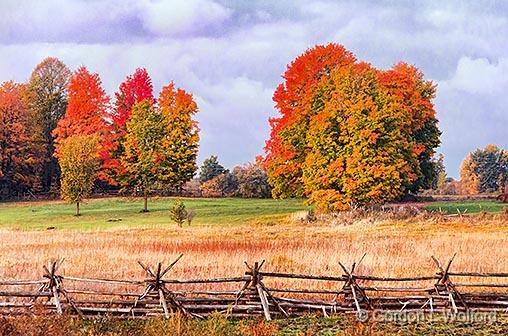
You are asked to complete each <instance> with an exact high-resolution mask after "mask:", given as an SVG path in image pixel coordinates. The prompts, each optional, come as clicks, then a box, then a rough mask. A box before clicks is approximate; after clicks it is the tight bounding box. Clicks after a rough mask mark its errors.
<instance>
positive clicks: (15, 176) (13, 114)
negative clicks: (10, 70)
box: [0, 81, 45, 197]
mask: <svg viewBox="0 0 508 336" xmlns="http://www.w3.org/2000/svg"><path fill="white" fill-rule="evenodd" d="M25 90H26V86H25V85H22V84H16V83H14V82H12V81H9V82H5V83H2V84H1V85H0V192H1V193H2V194H7V195H6V196H7V197H9V196H14V195H16V194H19V193H23V192H25V191H29V190H30V191H38V189H39V187H40V175H41V174H40V172H41V168H42V164H43V161H44V152H45V146H44V144H43V143H41V142H40V141H38V140H39V138H38V134H40V129H39V126H40V125H39V124H38V123H37V121H36V120H35V119H34V118H32V116H31V114H30V112H29V109H28V107H27V104H26V100H25V98H24V97H25ZM0 197H1V196H0Z"/></svg>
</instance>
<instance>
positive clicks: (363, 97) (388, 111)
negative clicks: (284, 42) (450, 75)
mask: <svg viewBox="0 0 508 336" xmlns="http://www.w3.org/2000/svg"><path fill="white" fill-rule="evenodd" d="M283 78H284V82H283V83H282V84H281V85H279V87H278V88H277V89H276V91H275V94H274V101H275V103H276V108H277V109H278V110H279V112H280V114H281V117H280V118H275V119H271V120H270V125H271V135H270V139H269V140H268V141H267V145H266V154H267V155H266V158H265V167H266V169H267V172H268V177H269V182H270V184H271V185H272V187H273V191H272V194H273V196H275V197H290V196H300V195H308V196H309V198H310V200H311V201H313V202H315V203H316V204H317V205H318V206H319V207H320V208H321V209H326V210H342V209H347V208H348V207H350V205H351V204H357V205H364V204H373V203H384V202H387V201H391V200H393V199H396V198H398V197H400V196H402V195H403V194H405V193H408V192H411V191H413V192H414V191H417V190H418V189H420V188H423V187H426V186H427V187H428V186H430V181H431V177H432V162H431V159H432V157H433V155H434V150H435V148H436V147H437V146H438V145H439V136H440V132H439V130H438V128H437V119H436V117H435V111H434V107H433V104H432V99H433V98H434V95H435V86H434V84H432V82H430V81H426V80H424V78H423V74H422V73H421V72H419V71H418V69H416V68H415V67H412V66H409V65H407V64H404V63H400V64H398V65H396V66H395V67H393V68H392V69H390V70H388V71H382V70H378V69H375V68H374V67H372V66H370V65H368V64H366V63H358V62H356V60H355V58H354V56H353V55H352V54H351V53H350V52H348V51H346V50H345V49H344V48H343V47H342V46H338V45H335V44H330V45H328V46H324V47H323V46H317V47H315V48H312V49H310V50H308V51H307V52H305V53H304V54H303V55H302V56H299V57H298V58H297V59H296V60H295V61H294V62H292V63H291V65H290V66H289V67H288V69H287V70H286V72H285V73H284V75H283Z"/></svg>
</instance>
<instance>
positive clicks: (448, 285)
mask: <svg viewBox="0 0 508 336" xmlns="http://www.w3.org/2000/svg"><path fill="white" fill-rule="evenodd" d="M456 255H457V253H455V254H454V255H453V256H452V257H451V258H450V260H449V261H448V264H446V267H445V268H443V267H442V266H441V263H440V262H439V260H438V259H437V258H436V257H434V256H432V260H433V261H434V263H435V264H436V266H437V268H438V270H439V272H437V275H439V276H440V278H439V279H438V280H437V281H436V283H435V284H434V287H435V289H436V292H437V294H438V295H440V294H441V291H443V290H444V291H445V292H446V294H448V300H449V302H450V303H451V305H452V309H453V312H454V313H455V314H456V313H457V312H458V308H457V304H456V302H455V298H457V299H459V301H460V303H461V304H462V306H463V307H464V308H465V309H466V311H468V310H469V307H468V305H467V304H466V302H465V300H464V298H463V297H462V294H461V293H460V292H459V291H458V290H457V287H455V285H454V284H453V282H452V281H451V280H450V275H449V272H450V267H451V265H452V262H453V259H455V256H456ZM454 296H455V298H454Z"/></svg>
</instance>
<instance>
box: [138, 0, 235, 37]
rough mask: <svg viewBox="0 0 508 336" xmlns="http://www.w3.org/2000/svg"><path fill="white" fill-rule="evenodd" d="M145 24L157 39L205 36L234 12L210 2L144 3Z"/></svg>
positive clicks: (203, 0)
mask: <svg viewBox="0 0 508 336" xmlns="http://www.w3.org/2000/svg"><path fill="white" fill-rule="evenodd" d="M141 11H142V18H143V25H144V26H145V27H146V28H147V29H148V30H149V31H150V32H152V33H154V34H156V35H157V36H181V35H184V36H185V35H188V34H193V33H204V32H206V31H207V30H209V29H213V28H217V27H220V25H221V24H223V23H224V21H226V20H227V19H228V18H229V17H230V15H231V10H230V9H228V8H225V7H223V6H221V5H219V4H217V3H215V2H213V1H210V0H172V1H167V0H159V1H148V0H147V1H145V2H144V5H143V6H142V8H141Z"/></svg>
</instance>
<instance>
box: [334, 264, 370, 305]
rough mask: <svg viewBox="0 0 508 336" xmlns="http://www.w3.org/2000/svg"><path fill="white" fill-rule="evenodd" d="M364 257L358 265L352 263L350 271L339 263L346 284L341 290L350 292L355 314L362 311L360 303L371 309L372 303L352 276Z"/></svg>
mask: <svg viewBox="0 0 508 336" xmlns="http://www.w3.org/2000/svg"><path fill="white" fill-rule="evenodd" d="M365 255H366V254H364V255H363V256H362V257H361V258H360V260H359V261H358V263H356V262H353V264H352V265H351V271H349V269H348V268H347V267H346V266H345V265H344V264H343V263H341V262H339V265H340V267H341V268H342V270H343V271H344V273H345V274H344V278H346V282H345V283H344V286H343V287H342V290H344V291H345V290H346V289H348V290H349V291H350V292H351V294H352V297H353V301H354V304H355V308H356V311H357V313H360V312H361V310H362V309H361V306H360V303H361V302H365V303H366V304H367V308H369V309H372V303H371V302H370V299H369V297H368V296H367V293H365V290H363V288H362V287H360V285H359V284H358V283H357V282H356V277H355V275H354V272H355V269H356V267H357V266H359V265H360V264H361V263H362V261H363V258H365ZM346 293H347V292H346Z"/></svg>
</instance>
